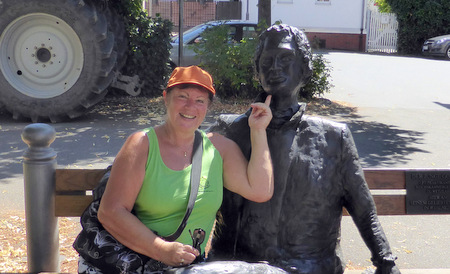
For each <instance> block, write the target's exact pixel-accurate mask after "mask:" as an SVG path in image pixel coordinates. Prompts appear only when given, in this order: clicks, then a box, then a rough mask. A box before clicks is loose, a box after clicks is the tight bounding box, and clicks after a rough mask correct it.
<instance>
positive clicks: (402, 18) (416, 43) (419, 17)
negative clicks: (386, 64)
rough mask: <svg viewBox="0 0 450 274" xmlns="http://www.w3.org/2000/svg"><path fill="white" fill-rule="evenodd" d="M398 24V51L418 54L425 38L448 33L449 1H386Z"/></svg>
mask: <svg viewBox="0 0 450 274" xmlns="http://www.w3.org/2000/svg"><path fill="white" fill-rule="evenodd" d="M387 2H388V3H389V4H390V6H391V7H392V12H394V13H395V14H396V15H397V20H398V22H399V33H398V50H399V52H400V53H402V54H419V53H420V52H421V49H422V44H423V42H424V41H425V40H426V39H427V38H431V37H434V36H439V35H444V34H449V33H450V1H449V0H387Z"/></svg>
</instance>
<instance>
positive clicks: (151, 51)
mask: <svg viewBox="0 0 450 274" xmlns="http://www.w3.org/2000/svg"><path fill="white" fill-rule="evenodd" d="M111 5H112V6H113V8H114V9H115V10H116V11H117V12H118V13H119V14H120V15H121V16H122V17H123V21H124V23H125V27H126V32H127V35H128V50H127V54H128V56H127V61H126V64H125V66H124V67H123V69H122V71H121V72H122V73H123V74H125V75H136V74H137V75H139V78H140V80H141V81H145V85H144V87H143V88H142V94H143V95H145V96H160V95H161V91H162V90H163V89H164V85H165V83H166V81H167V77H168V75H169V74H170V72H171V68H170V65H169V63H168V61H169V56H170V49H171V47H172V46H171V44H170V32H171V31H172V26H173V24H172V22H171V21H169V20H165V19H162V18H161V17H159V16H157V17H156V18H151V17H148V16H147V14H146V13H145V12H144V11H143V7H142V1H140V0H127V1H121V0H115V1H111Z"/></svg>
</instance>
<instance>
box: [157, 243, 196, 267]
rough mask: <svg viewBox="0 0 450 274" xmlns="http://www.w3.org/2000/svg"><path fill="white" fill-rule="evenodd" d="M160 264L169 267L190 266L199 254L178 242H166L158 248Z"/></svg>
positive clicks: (194, 249)
mask: <svg viewBox="0 0 450 274" xmlns="http://www.w3.org/2000/svg"><path fill="white" fill-rule="evenodd" d="M160 250H161V251H162V252H161V258H160V259H159V260H160V261H161V262H162V263H164V264H166V265H169V266H183V265H189V264H191V263H192V262H193V261H194V260H195V258H197V256H199V255H200V252H199V251H198V250H197V249H196V248H194V247H192V246H190V245H184V244H182V243H178V242H166V241H164V243H163V244H161V246H160Z"/></svg>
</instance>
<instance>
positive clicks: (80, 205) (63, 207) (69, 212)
mask: <svg viewBox="0 0 450 274" xmlns="http://www.w3.org/2000/svg"><path fill="white" fill-rule="evenodd" d="M92 200H93V197H92V196H91V195H88V196H83V195H56V197H55V216H56V217H80V216H81V214H83V212H84V210H85V209H86V208H87V206H88V205H89V204H90V203H91V202H92Z"/></svg>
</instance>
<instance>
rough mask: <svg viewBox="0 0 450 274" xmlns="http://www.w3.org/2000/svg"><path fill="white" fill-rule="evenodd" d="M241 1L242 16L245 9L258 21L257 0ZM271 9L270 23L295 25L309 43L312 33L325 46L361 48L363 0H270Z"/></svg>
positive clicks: (253, 19) (363, 29)
mask: <svg viewBox="0 0 450 274" xmlns="http://www.w3.org/2000/svg"><path fill="white" fill-rule="evenodd" d="M241 1H242V18H243V19H245V18H246V14H247V11H248V14H249V16H248V17H249V19H250V20H251V21H258V7H257V4H258V0H241ZM247 3H248V9H247ZM271 9H272V22H271V24H273V23H275V22H276V21H281V22H282V23H283V24H288V25H291V26H295V27H297V28H299V29H301V30H303V31H304V32H305V33H306V34H307V36H308V39H309V40H310V42H311V43H312V42H313V41H312V39H313V38H314V37H316V40H317V39H319V40H322V41H321V45H325V48H326V49H342V50H355V51H365V39H366V29H365V14H366V0H329V1H318V0H272V1H271Z"/></svg>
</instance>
